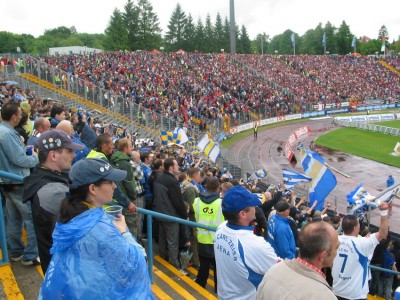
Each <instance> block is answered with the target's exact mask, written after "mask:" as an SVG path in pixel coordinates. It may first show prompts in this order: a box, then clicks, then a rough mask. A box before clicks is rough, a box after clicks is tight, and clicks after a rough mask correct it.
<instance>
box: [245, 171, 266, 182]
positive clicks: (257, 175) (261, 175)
mask: <svg viewBox="0 0 400 300" xmlns="http://www.w3.org/2000/svg"><path fill="white" fill-rule="evenodd" d="M267 176H268V173H267V170H266V169H260V170H258V171H255V172H254V173H253V174H251V175H250V176H249V177H247V181H252V180H256V179H263V178H265V177H267Z"/></svg>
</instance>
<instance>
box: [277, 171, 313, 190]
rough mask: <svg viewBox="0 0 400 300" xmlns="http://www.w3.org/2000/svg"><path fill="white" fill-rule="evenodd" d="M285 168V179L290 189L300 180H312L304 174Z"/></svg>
mask: <svg viewBox="0 0 400 300" xmlns="http://www.w3.org/2000/svg"><path fill="white" fill-rule="evenodd" d="M282 170H283V174H282V175H283V181H284V182H285V186H286V188H287V189H288V190H291V189H293V187H294V186H295V185H296V184H297V183H299V182H307V181H311V180H312V178H311V177H308V176H306V175H304V174H301V173H297V172H296V171H292V170H288V169H282Z"/></svg>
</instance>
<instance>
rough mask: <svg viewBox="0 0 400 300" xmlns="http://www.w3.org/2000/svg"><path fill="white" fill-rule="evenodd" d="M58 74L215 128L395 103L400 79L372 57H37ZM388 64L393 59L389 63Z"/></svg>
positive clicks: (147, 54) (126, 54) (127, 54)
mask: <svg viewBox="0 0 400 300" xmlns="http://www.w3.org/2000/svg"><path fill="white" fill-rule="evenodd" d="M43 60H44V62H46V63H48V64H49V65H51V66H53V67H56V70H63V71H66V72H68V74H69V76H70V77H71V78H73V79H75V78H79V79H81V80H84V81H86V82H87V83H88V84H89V86H90V85H99V86H100V87H101V88H103V89H104V90H105V91H107V92H109V93H110V94H112V95H116V96H122V97H124V98H126V99H129V100H130V101H132V102H135V103H137V104H138V105H139V106H140V107H143V108H149V109H152V110H154V111H156V112H158V113H160V114H162V115H163V116H166V117H172V118H175V119H178V118H181V119H182V120H183V121H185V122H186V123H188V122H189V119H190V117H191V116H195V117H199V118H200V117H205V118H207V119H209V120H218V121H221V120H222V117H223V115H224V114H229V115H230V116H231V117H233V118H235V117H236V115H237V114H239V113H243V114H244V115H246V118H247V119H249V116H248V112H249V111H253V112H254V111H255V112H259V113H260V114H262V115H264V116H270V115H275V114H287V113H293V112H295V111H297V112H299V111H302V110H305V109H307V104H310V103H311V104H318V103H323V104H326V103H334V104H337V106H339V105H340V102H343V101H348V100H349V99H350V98H356V99H358V100H359V101H364V100H367V99H382V100H391V99H398V98H399V97H400V87H399V84H398V80H399V75H398V74H396V73H394V72H392V71H390V70H389V69H387V68H385V67H383V66H382V65H380V64H379V63H378V62H377V61H376V60H375V59H374V58H370V57H353V56H333V55H330V56H311V55H296V56H283V55H282V56H281V55H279V56H277V55H275V56H273V55H235V56H233V59H229V58H228V57H227V56H225V55H221V54H200V53H184V54H177V53H168V54H159V53H150V52H124V51H119V52H105V53H94V54H87V55H76V54H74V55H67V56H55V57H46V58H43ZM388 61H390V63H391V64H394V65H395V64H396V62H397V63H398V61H399V59H398V58H391V59H390V60H388Z"/></svg>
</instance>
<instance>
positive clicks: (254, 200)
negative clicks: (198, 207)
mask: <svg viewBox="0 0 400 300" xmlns="http://www.w3.org/2000/svg"><path fill="white" fill-rule="evenodd" d="M261 204H262V201H261V200H260V198H259V197H258V196H257V195H256V194H252V193H250V192H249V190H247V189H246V188H244V187H242V186H240V185H237V186H234V187H233V188H231V189H229V190H228V191H227V192H226V193H225V196H224V198H223V199H222V211H232V212H235V211H241V210H243V209H245V208H246V207H249V206H260V205H261Z"/></svg>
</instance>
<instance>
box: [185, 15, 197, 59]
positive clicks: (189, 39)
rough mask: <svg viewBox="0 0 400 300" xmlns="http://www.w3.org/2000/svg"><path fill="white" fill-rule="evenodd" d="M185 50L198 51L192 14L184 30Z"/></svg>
mask: <svg viewBox="0 0 400 300" xmlns="http://www.w3.org/2000/svg"><path fill="white" fill-rule="evenodd" d="M183 38H184V40H185V46H184V48H185V50H186V51H190V52H191V51H194V50H195V49H196V27H195V25H194V22H193V17H192V15H191V14H189V15H188V17H187V21H186V26H185V30H184V37H183Z"/></svg>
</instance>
